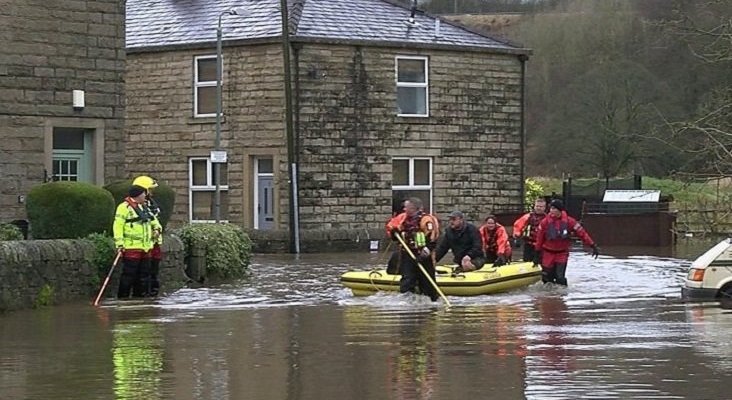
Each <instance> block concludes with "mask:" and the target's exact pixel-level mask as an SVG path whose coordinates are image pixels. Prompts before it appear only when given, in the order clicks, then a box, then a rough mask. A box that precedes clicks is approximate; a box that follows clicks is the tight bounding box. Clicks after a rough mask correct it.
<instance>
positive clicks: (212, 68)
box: [193, 56, 216, 117]
mask: <svg viewBox="0 0 732 400" xmlns="http://www.w3.org/2000/svg"><path fill="white" fill-rule="evenodd" d="M194 64H195V68H194V69H195V71H194V77H193V78H194V79H193V83H194V84H193V86H194V93H193V112H194V116H196V117H215V116H216V56H198V57H196V58H195V62H194Z"/></svg>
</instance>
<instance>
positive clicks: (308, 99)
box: [126, 33, 522, 232]
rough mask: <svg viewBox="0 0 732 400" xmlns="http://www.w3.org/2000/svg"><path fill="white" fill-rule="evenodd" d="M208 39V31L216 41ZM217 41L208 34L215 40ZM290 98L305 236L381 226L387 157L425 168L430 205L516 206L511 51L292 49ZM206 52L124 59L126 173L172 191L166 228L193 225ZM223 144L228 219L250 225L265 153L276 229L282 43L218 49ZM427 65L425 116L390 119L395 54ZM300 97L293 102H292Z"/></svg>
mask: <svg viewBox="0 0 732 400" xmlns="http://www.w3.org/2000/svg"><path fill="white" fill-rule="evenodd" d="M212 35H213V33H212ZM212 39H213V37H212ZM296 48H297V50H294V53H293V58H292V62H293V67H292V68H293V73H294V74H293V76H294V79H293V93H295V94H296V95H295V98H294V99H293V103H294V106H295V107H296V108H297V109H298V110H299V113H298V114H296V115H295V117H294V118H295V121H294V122H295V130H296V132H295V133H296V135H298V136H299V140H298V142H297V148H298V152H299V154H298V157H299V160H298V161H299V173H300V174H299V182H298V184H299V195H300V196H299V211H300V219H299V222H300V228H301V230H302V231H303V232H310V231H317V230H331V229H352V230H354V231H358V230H362V229H380V228H382V227H383V224H384V222H385V220H386V218H388V217H389V216H390V215H391V210H392V158H393V157H412V156H421V157H425V156H426V157H430V158H431V159H432V160H433V164H432V168H433V174H432V178H433V182H434V183H433V187H432V203H433V207H432V211H433V212H435V213H437V214H438V215H446V214H447V213H448V212H449V211H451V210H453V209H461V210H463V211H464V212H466V213H467V215H468V218H469V219H470V220H473V221H479V220H482V218H483V217H484V216H485V215H486V214H488V213H490V212H502V211H512V210H515V209H520V208H521V204H522V197H521V187H522V185H521V177H522V175H521V172H522V165H521V162H522V160H521V156H522V148H521V142H522V135H521V111H522V97H521V96H522V76H521V62H520V61H519V59H518V57H517V56H516V55H508V54H491V53H486V52H470V51H465V52H462V51H446V50H427V49H423V50H408V51H407V50H402V49H396V48H394V49H392V48H383V47H378V48H377V47H360V46H350V45H331V44H311V43H299V44H297V46H296ZM213 54H215V49H214V48H213V46H212V47H211V48H206V49H189V50H176V51H168V52H155V53H145V52H140V53H134V52H132V53H130V54H128V58H127V61H128V63H127V97H128V102H127V117H128V118H127V121H126V132H127V135H128V139H129V141H128V144H127V151H128V152H127V158H126V167H127V170H128V171H129V172H130V173H131V174H132V175H135V174H142V173H152V174H155V176H156V177H157V178H159V179H162V180H164V181H166V183H168V184H169V185H171V186H172V187H173V188H175V190H176V192H177V194H178V196H177V198H176V210H175V211H174V216H173V219H172V220H171V224H172V226H177V225H180V224H182V223H184V222H187V221H188V218H189V206H190V204H189V203H190V202H189V197H190V193H189V189H188V188H189V169H190V166H189V159H190V158H191V157H207V156H208V155H209V152H210V151H211V150H212V148H213V143H214V139H215V118H194V117H193V113H194V112H193V93H194V92H193V73H194V57H195V56H197V55H213ZM223 55H224V57H223V59H224V77H223V82H224V84H223V96H222V97H223V110H224V117H223V124H222V130H221V143H222V147H223V148H224V149H226V150H227V152H228V184H229V188H228V192H227V195H228V199H229V217H228V219H229V221H231V222H234V223H237V224H240V225H242V226H244V227H245V228H252V227H253V221H252V219H253V218H252V215H253V213H254V212H253V205H252V203H253V201H252V198H253V193H254V183H253V178H252V175H253V160H254V157H257V156H262V155H266V156H270V157H272V158H273V159H274V164H275V171H274V185H275V194H274V196H275V204H276V207H275V213H274V216H275V227H274V229H275V230H286V229H287V228H288V224H289V215H288V214H289V212H288V201H289V199H288V186H289V181H288V179H287V177H288V172H287V150H286V140H285V124H284V104H285V102H284V88H283V72H282V68H281V66H282V65H283V64H282V62H283V61H282V53H281V47H280V45H279V44H275V43H271V44H260V45H254V46H241V47H228V46H225V47H224V49H223ZM397 55H421V56H428V57H429V98H430V102H429V104H430V116H429V117H428V118H407V117H398V116H397V115H396V101H397V100H396V87H395V83H394V82H395V77H394V71H395V57H396V56H397ZM298 93H299V95H297V94H298Z"/></svg>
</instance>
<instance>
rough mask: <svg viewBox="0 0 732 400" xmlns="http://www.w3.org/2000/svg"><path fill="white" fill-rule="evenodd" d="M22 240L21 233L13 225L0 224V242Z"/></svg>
mask: <svg viewBox="0 0 732 400" xmlns="http://www.w3.org/2000/svg"><path fill="white" fill-rule="evenodd" d="M2 240H23V232H21V231H20V228H18V227H17V226H15V225H13V224H0V241H2Z"/></svg>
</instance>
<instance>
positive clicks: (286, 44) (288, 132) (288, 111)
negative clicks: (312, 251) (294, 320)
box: [280, 0, 300, 253]
mask: <svg viewBox="0 0 732 400" xmlns="http://www.w3.org/2000/svg"><path fill="white" fill-rule="evenodd" d="M280 12H281V14H282V15H281V17H282V57H283V62H284V80H285V82H284V83H285V136H286V137H287V181H288V182H289V186H288V192H289V201H288V203H289V211H290V212H289V214H290V221H289V222H290V229H289V231H290V253H299V252H300V241H299V226H298V218H297V208H298V207H297V205H296V202H297V179H296V174H297V166H296V165H295V137H294V130H293V123H292V83H291V79H292V77H291V75H292V73H291V71H290V68H291V64H290V29H289V17H288V12H287V0H280Z"/></svg>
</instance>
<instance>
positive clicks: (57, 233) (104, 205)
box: [25, 182, 115, 239]
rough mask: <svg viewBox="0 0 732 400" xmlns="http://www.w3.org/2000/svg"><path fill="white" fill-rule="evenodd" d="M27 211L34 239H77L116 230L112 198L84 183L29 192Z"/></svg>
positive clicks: (47, 185)
mask: <svg viewBox="0 0 732 400" xmlns="http://www.w3.org/2000/svg"><path fill="white" fill-rule="evenodd" d="M25 207H26V212H27V213H28V221H29V222H30V231H31V234H32V236H33V238H34V239H76V238H82V237H84V236H87V235H89V234H91V233H103V232H111V231H112V221H113V220H114V209H115V204H114V200H113V199H112V195H111V194H110V193H109V192H108V191H106V190H104V189H102V188H101V187H98V186H94V185H91V184H88V183H82V182H50V183H44V184H42V185H38V186H35V187H34V188H32V189H31V191H30V192H29V193H28V201H27V203H26V206H25Z"/></svg>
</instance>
